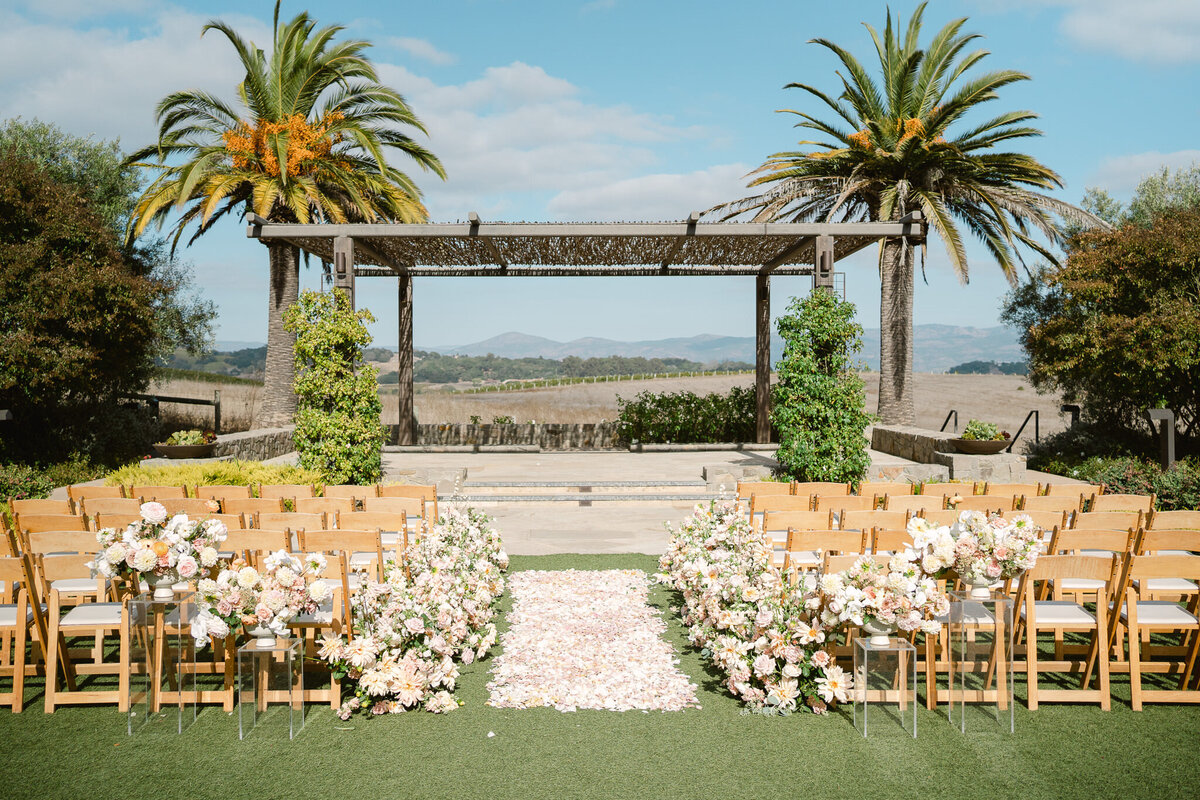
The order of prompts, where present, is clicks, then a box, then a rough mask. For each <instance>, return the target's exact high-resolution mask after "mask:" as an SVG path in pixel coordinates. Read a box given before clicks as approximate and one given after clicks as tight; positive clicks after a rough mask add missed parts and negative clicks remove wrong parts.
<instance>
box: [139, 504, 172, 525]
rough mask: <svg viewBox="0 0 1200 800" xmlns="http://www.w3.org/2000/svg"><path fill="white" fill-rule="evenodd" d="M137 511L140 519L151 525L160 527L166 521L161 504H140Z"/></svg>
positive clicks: (165, 514)
mask: <svg viewBox="0 0 1200 800" xmlns="http://www.w3.org/2000/svg"><path fill="white" fill-rule="evenodd" d="M138 510H139V511H140V512H141V514H142V519H144V520H146V522H149V523H150V524H151V525H161V524H162V523H164V522H166V521H167V509H166V507H165V506H164V505H163V504H162V503H142V505H141V508H140V509H138Z"/></svg>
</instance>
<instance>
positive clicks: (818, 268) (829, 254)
mask: <svg viewBox="0 0 1200 800" xmlns="http://www.w3.org/2000/svg"><path fill="white" fill-rule="evenodd" d="M818 289H824V290H825V291H827V292H830V293H832V292H833V237H832V236H818V237H817V238H816V247H814V248H813V291H816V290H818Z"/></svg>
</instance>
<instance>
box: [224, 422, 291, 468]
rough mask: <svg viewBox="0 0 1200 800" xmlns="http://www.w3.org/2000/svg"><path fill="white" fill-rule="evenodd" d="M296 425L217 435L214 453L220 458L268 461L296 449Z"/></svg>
mask: <svg viewBox="0 0 1200 800" xmlns="http://www.w3.org/2000/svg"><path fill="white" fill-rule="evenodd" d="M294 430H295V427H294V426H290V425H289V426H288V427H286V428H262V429H260V430H256V431H243V432H242V433H226V434H222V435H220V436H218V437H217V446H216V449H214V450H213V455H214V456H216V457H218V458H222V457H224V458H236V459H240V460H244V461H266V460H267V459H268V458H276V457H278V456H282V455H286V454H287V453H291V452H292V451H294V450H295V449H296V445H295V444H294V443H293V442H292V432H293V431H294Z"/></svg>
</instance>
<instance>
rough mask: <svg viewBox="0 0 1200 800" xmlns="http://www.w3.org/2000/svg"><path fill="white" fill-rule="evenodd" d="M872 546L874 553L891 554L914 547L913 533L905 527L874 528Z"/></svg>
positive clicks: (870, 548) (871, 551)
mask: <svg viewBox="0 0 1200 800" xmlns="http://www.w3.org/2000/svg"><path fill="white" fill-rule="evenodd" d="M870 533H871V536H870V547H869V548H868V550H867V552H869V553H872V554H873V555H880V556H891V555H892V554H893V553H898V552H900V551H902V550H907V549H908V548H910V547H912V543H913V542H912V535H911V534H909V532H908V531H907V530H906V529H904V528H872V529H871V531H870Z"/></svg>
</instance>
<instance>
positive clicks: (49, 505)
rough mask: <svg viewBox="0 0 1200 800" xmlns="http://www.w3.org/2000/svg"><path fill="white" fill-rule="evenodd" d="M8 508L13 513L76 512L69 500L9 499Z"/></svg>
mask: <svg viewBox="0 0 1200 800" xmlns="http://www.w3.org/2000/svg"><path fill="white" fill-rule="evenodd" d="M8 510H9V511H10V512H12V513H13V514H74V513H75V511H74V509H73V508H71V502H70V501H69V500H36V499H27V500H9V501H8Z"/></svg>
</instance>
